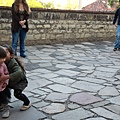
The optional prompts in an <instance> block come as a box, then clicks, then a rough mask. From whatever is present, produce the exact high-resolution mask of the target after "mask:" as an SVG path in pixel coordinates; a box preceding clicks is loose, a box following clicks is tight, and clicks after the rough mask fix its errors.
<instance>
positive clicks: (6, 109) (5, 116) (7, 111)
mask: <svg viewBox="0 0 120 120" xmlns="http://www.w3.org/2000/svg"><path fill="white" fill-rule="evenodd" d="M9 116H10V108H9V106H8V105H6V106H4V111H3V114H2V118H8V117H9Z"/></svg>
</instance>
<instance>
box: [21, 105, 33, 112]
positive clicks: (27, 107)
mask: <svg viewBox="0 0 120 120" xmlns="http://www.w3.org/2000/svg"><path fill="white" fill-rule="evenodd" d="M30 107H31V104H29V105H23V106H22V107H21V108H20V110H21V111H25V110H27V109H29V108H30Z"/></svg>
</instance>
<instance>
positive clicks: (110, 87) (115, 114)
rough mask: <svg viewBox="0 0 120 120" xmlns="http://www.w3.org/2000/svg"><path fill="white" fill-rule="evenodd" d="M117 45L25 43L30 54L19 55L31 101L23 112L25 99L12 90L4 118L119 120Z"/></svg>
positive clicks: (119, 76)
mask: <svg viewBox="0 0 120 120" xmlns="http://www.w3.org/2000/svg"><path fill="white" fill-rule="evenodd" d="M113 45H114V41H101V42H81V43H79V44H74V45H64V44H56V45H37V46H26V54H27V55H28V58H21V57H20V59H21V60H22V61H23V63H24V65H25V67H26V70H27V78H28V81H29V84H28V87H27V88H26V89H25V91H24V93H25V94H26V95H27V96H28V97H29V99H30V101H31V103H32V107H31V108H30V109H29V110H27V111H24V112H21V111H20V110H19V109H20V107H21V106H22V102H21V101H19V100H17V99H16V98H15V97H14V96H13V91H11V92H12V99H11V102H10V104H9V105H10V110H11V115H10V117H9V118H7V119H6V120H120V51H113ZM18 57H19V52H18ZM1 114H2V113H0V115H1ZM0 120H2V118H0Z"/></svg>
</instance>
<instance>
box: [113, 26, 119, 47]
mask: <svg viewBox="0 0 120 120" xmlns="http://www.w3.org/2000/svg"><path fill="white" fill-rule="evenodd" d="M114 48H120V25H118V26H117V28H116V40H115V45H114Z"/></svg>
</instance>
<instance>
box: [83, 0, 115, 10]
mask: <svg viewBox="0 0 120 120" xmlns="http://www.w3.org/2000/svg"><path fill="white" fill-rule="evenodd" d="M82 10H86V11H114V10H116V5H114V6H113V7H109V6H108V4H107V0H96V1H95V2H93V3H91V4H89V5H87V6H85V7H83V8H82Z"/></svg>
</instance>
